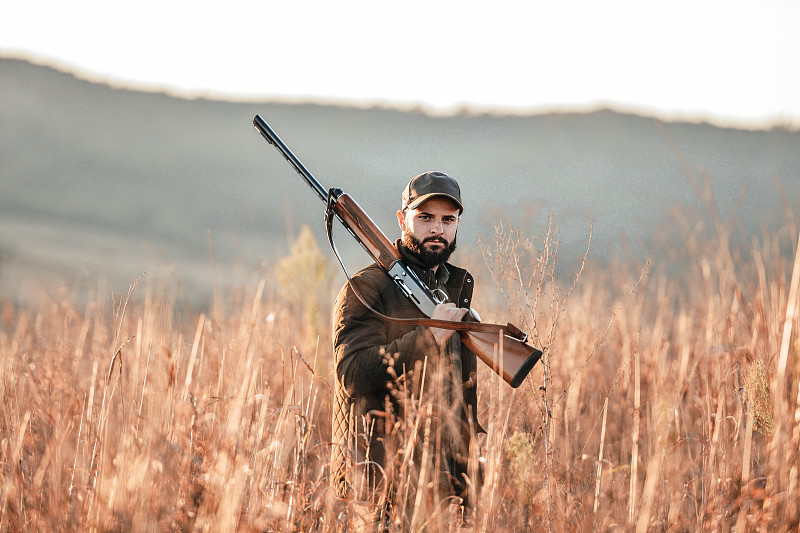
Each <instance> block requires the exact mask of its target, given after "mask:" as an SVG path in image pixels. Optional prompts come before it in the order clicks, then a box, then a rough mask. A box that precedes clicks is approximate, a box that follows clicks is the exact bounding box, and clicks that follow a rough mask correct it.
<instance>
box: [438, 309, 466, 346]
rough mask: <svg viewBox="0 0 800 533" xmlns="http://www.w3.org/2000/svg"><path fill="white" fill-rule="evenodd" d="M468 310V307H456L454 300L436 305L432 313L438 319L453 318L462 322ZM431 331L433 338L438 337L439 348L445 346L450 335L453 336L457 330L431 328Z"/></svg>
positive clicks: (454, 320)
mask: <svg viewBox="0 0 800 533" xmlns="http://www.w3.org/2000/svg"><path fill="white" fill-rule="evenodd" d="M468 311H469V309H467V308H466V307H456V304H454V303H452V302H450V303H446V304H438V305H437V306H436V307H434V308H433V313H431V318H435V319H437V320H452V321H453V322H460V321H461V319H462V318H464V315H466V314H467V312H468ZM431 333H433V338H434V339H436V344H438V345H439V348H444V346H445V344H447V341H448V339H450V337H452V336H453V333H455V330H453V329H442V328H431Z"/></svg>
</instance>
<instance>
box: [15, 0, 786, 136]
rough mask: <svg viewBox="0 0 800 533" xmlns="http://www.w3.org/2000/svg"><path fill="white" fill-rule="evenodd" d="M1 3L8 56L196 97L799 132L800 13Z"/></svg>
mask: <svg viewBox="0 0 800 533" xmlns="http://www.w3.org/2000/svg"><path fill="white" fill-rule="evenodd" d="M209 4H211V3H209V2H202V1H200V2H198V1H197V0H194V1H187V0H140V1H138V2H119V1H117V0H71V1H64V0H5V5H4V6H3V7H2V10H0V54H3V55H12V56H15V57H20V56H22V57H25V58H31V59H34V60H36V61H38V62H46V63H52V62H54V61H57V62H59V63H62V64H66V66H69V67H75V68H79V69H80V70H81V71H82V73H83V75H93V76H95V77H100V78H101V79H104V80H106V81H116V80H119V81H122V82H134V83H136V84H138V85H140V86H141V85H142V84H144V85H146V86H150V87H157V88H161V89H170V90H178V91H189V92H190V93H192V94H210V95H212V96H222V95H226V96H238V97H248V98H250V97H258V98H281V99H287V98H288V99H309V98H314V99H319V98H323V99H325V100H342V99H344V100H346V101H348V102H351V103H361V102H365V103H392V104H403V105H416V104H422V105H424V106H427V107H429V108H431V109H433V110H440V111H448V110H452V109H453V108H454V107H455V106H460V105H464V104H468V105H471V106H476V107H479V108H481V107H484V108H485V107H489V108H500V109H505V110H508V109H511V108H513V109H522V110H527V111H543V110H552V109H555V108H560V107H563V106H568V107H570V108H575V107H576V106H578V107H585V106H591V105H595V104H598V103H600V104H606V105H608V104H610V105H613V106H615V107H617V108H620V109H624V110H634V111H644V112H654V113H660V114H662V115H665V116H667V117H668V118H669V117H672V118H676V117H684V118H699V119H707V120H714V121H717V122H723V123H729V124H730V123H737V121H738V123H742V124H745V125H763V124H764V122H765V121H768V120H773V119H775V120H778V121H781V122H784V123H785V122H792V123H794V124H795V125H800V1H799V0H759V1H757V2H756V1H753V0H744V1H743V0H662V1H660V2H651V1H648V0H567V1H553V0H548V1H546V2H545V1H539V0H536V1H525V0H494V1H492V2H485V1H482V2H477V1H473V0H461V1H450V0H446V1H437V0H405V1H403V2H387V1H382V0H371V1H368V0H340V1H336V2H334V1H330V0H327V1H310V0H280V1H272V0H262V1H259V2H248V1H244V0H226V1H224V2H214V3H213V4H211V5H209Z"/></svg>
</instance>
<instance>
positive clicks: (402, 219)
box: [397, 209, 406, 233]
mask: <svg viewBox="0 0 800 533" xmlns="http://www.w3.org/2000/svg"><path fill="white" fill-rule="evenodd" d="M397 225H398V226H400V231H402V232H403V233H405V231H406V212H405V211H403V210H402V209H401V210H399V211H398V212H397Z"/></svg>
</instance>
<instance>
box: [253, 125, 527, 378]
mask: <svg viewBox="0 0 800 533" xmlns="http://www.w3.org/2000/svg"><path fill="white" fill-rule="evenodd" d="M253 125H254V126H255V128H256V129H257V130H258V131H259V133H261V135H262V136H263V137H264V139H266V140H267V142H269V143H270V144H271V145H273V146H274V147H275V148H277V150H278V151H279V152H280V153H281V154H282V155H283V157H284V158H285V159H286V161H288V162H289V164H290V165H292V166H293V167H294V169H295V170H296V171H297V173H298V174H300V176H301V177H302V178H303V180H304V181H305V182H306V183H307V184H308V186H309V187H311V189H312V190H313V191H314V193H315V194H316V195H317V196H318V197H319V198H320V200H322V201H323V202H325V204H326V205H327V212H326V215H325V218H326V222H327V231H328V240H329V241H330V244H331V247H332V248H333V252H334V254H335V255H336V257H337V259H339V261H340V262H341V259H340V258H339V254H338V252H337V251H336V247H335V246H334V243H333V237H332V230H331V224H332V221H333V218H334V217H335V218H338V219H339V221H340V222H341V223H342V225H343V226H344V227H345V228H346V229H347V230H348V232H350V234H351V235H352V236H353V237H354V238H355V239H356V241H358V242H359V243H360V244H361V246H363V247H364V249H365V250H366V251H367V253H368V254H369V255H370V256H371V257H372V258H373V259H374V260H375V261H376V262H377V263H378V264H379V265H380V266H381V267H382V268H383V269H384V270H385V271H386V273H387V274H388V275H389V277H390V278H391V279H392V281H393V282H394V283H395V284H396V285H397V287H398V288H399V289H400V291H401V292H402V293H403V294H404V295H405V296H406V297H407V298H408V299H410V300H411V301H412V302H413V303H414V304H415V305H416V307H417V308H418V309H419V310H420V313H421V314H422V315H423V318H419V319H413V318H411V319H409V318H394V317H387V316H385V315H382V314H381V313H378V312H377V311H375V310H374V309H373V310H372V311H373V312H375V313H377V314H379V315H381V317H382V318H384V319H386V320H391V321H394V322H402V323H406V324H410V325H420V326H427V327H437V328H447V329H452V330H456V331H458V333H459V335H460V336H461V341H462V342H463V343H464V346H466V347H467V348H469V349H470V350H471V351H472V352H473V353H475V355H476V356H477V357H478V358H479V359H480V360H481V361H483V362H484V363H486V364H487V365H488V366H489V368H491V369H492V370H494V371H495V372H496V373H497V374H498V375H499V376H501V377H502V378H503V379H504V380H505V381H506V383H508V384H509V385H511V386H512V387H514V388H516V387H519V385H520V384H521V383H522V382H523V381H524V379H525V377H526V376H527V375H528V373H529V372H530V371H531V369H532V368H533V366H534V365H535V364H536V362H537V361H539V359H540V358H541V357H542V352H541V351H540V350H538V349H536V348H534V347H533V346H530V345H529V344H527V343H526V342H525V341H526V340H527V337H528V335H527V334H526V333H525V332H524V331H522V330H520V329H519V328H517V327H516V326H514V325H512V324H506V325H505V326H501V325H499V324H485V323H483V322H480V319H479V318H478V315H477V313H475V311H474V310H472V309H470V312H469V313H467V315H466V316H465V319H464V321H462V322H455V321H451V320H434V319H431V318H428V317H430V316H431V314H432V313H433V309H434V307H436V305H437V304H440V303H443V302H444V300H443V299H442V298H441V297H440V295H438V294H436V293H435V292H432V291H431V290H430V289H428V287H426V286H425V284H424V283H423V282H422V280H420V279H419V277H418V276H417V275H416V274H415V273H414V271H413V270H411V268H409V267H408V266H407V265H406V264H404V263H403V260H402V256H401V255H400V252H398V251H397V249H396V248H395V247H394V244H392V242H391V241H390V240H389V239H388V238H387V237H386V236H385V235H384V234H383V232H381V230H380V228H378V226H377V225H376V224H375V223H374V222H373V221H372V219H371V218H370V217H369V215H367V213H366V212H364V210H363V209H361V207H360V206H359V205H358V204H357V203H356V202H355V200H353V199H352V198H351V197H350V196H349V195H348V194H346V193H344V192H342V190H341V189H338V188H331V189H328V190H325V188H324V187H323V186H322V185H321V184H320V183H319V181H317V180H316V178H314V176H313V175H312V174H311V172H309V171H308V169H307V168H306V167H305V165H303V163H301V162H300V160H299V159H297V157H296V156H295V155H294V154H293V153H292V151H291V150H289V148H288V147H287V146H286V145H285V144H284V143H283V141H282V140H281V139H280V137H278V135H277V134H276V133H275V132H274V131H273V130H272V128H271V127H270V126H269V124H267V123H266V121H264V119H263V118H261V117H260V116H259V115H256V116H255V117H254V118H253ZM342 266H343V267H344V265H342ZM345 272H346V270H345ZM348 279H349V276H348ZM354 292H355V293H356V295H357V296H358V294H357V291H354ZM359 299H361V297H360V296H359ZM361 303H362V304H364V305H365V306H366V307H367V308H369V309H371V307H370V306H369V305H368V304H367V303H366V302H364V301H363V300H362V302H361Z"/></svg>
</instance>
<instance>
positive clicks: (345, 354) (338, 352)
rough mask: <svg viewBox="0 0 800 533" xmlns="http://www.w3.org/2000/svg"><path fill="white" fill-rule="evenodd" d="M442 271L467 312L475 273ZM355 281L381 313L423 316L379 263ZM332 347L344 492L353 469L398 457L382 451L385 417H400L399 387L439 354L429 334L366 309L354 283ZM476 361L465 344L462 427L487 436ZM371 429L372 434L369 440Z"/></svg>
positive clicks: (339, 307) (425, 275)
mask: <svg viewBox="0 0 800 533" xmlns="http://www.w3.org/2000/svg"><path fill="white" fill-rule="evenodd" d="M402 252H403V250H402V249H401V253H402ZM405 261H406V263H407V264H408V265H409V266H412V268H414V270H415V272H416V273H417V274H418V275H419V276H420V278H421V279H422V280H423V282H425V283H426V285H428V286H429V287H432V286H435V285H434V283H432V282H433V281H434V278H433V276H435V274H434V272H432V271H431V270H427V269H424V268H422V267H421V266H419V265H418V264H415V263H414V262H413V259H411V258H410V257H408V256H407V255H406V256H405ZM444 266H445V268H446V269H447V271H448V272H449V277H448V279H447V281H446V283H445V287H446V292H447V293H448V295H449V296H450V301H452V302H455V303H456V304H457V305H458V306H459V307H470V304H471V302H472V293H473V288H474V285H475V283H474V279H473V277H472V275H470V274H469V272H467V271H466V270H464V269H462V268H458V267H456V266H453V265H451V264H449V263H445V265H444ZM352 283H353V284H355V286H356V287H357V289H358V292H359V293H360V294H361V296H362V297H363V298H364V299H365V301H366V302H367V303H369V304H370V306H371V307H372V308H374V309H375V310H376V311H379V312H381V313H383V314H385V315H388V316H391V317H397V318H410V317H421V316H422V314H421V313H420V311H419V310H418V309H417V308H416V306H415V305H414V304H413V303H412V302H411V301H409V300H408V298H406V297H405V296H404V295H403V293H401V292H400V290H399V289H397V287H396V286H395V284H394V283H393V282H392V281H391V280H390V279H389V276H388V275H387V274H386V272H385V271H383V269H381V268H380V267H379V266H378V265H377V264H373V265H370V266H368V267H366V268H364V269H363V270H361V271H360V272H358V273H357V274H356V275H355V276H353V278H352ZM456 335H457V334H456ZM333 347H334V360H335V364H336V385H335V392H334V405H333V428H332V433H333V435H332V436H333V441H334V446H335V453H334V464H335V465H337V467H338V468H337V471H338V474H337V472H334V478H335V479H337V482H338V483H340V487H341V486H343V485H341V479H338V478H341V477H342V474H343V472H345V471H347V470H348V469H349V468H350V467H351V466H352V465H353V464H354V463H359V462H362V461H364V460H365V459H369V460H371V461H374V462H375V463H377V464H379V465H381V466H385V465H386V460H387V459H388V458H387V454H392V453H393V452H392V450H388V449H386V446H385V445H386V442H387V440H386V439H385V438H384V437H386V435H385V433H386V432H387V431H389V430H390V429H391V428H387V427H384V424H383V422H384V420H383V419H382V415H383V414H384V413H387V412H389V411H391V412H392V413H394V414H395V415H397V416H399V417H402V416H403V407H402V402H398V400H397V398H396V397H395V395H393V394H392V390H393V388H394V389H395V390H397V389H398V388H399V387H398V382H402V381H405V378H406V375H407V373H408V372H409V371H413V370H414V367H415V364H417V363H418V362H422V361H423V360H424V358H425V357H426V356H427V357H429V358H433V357H437V356H439V347H438V345H437V344H436V341H435V340H434V337H433V334H432V333H431V332H430V329H429V328H427V327H422V326H408V325H405V324H397V323H393V322H388V321H385V320H383V319H381V318H380V317H378V316H377V315H375V314H374V313H373V312H371V311H369V310H368V309H366V308H365V307H364V305H363V304H361V302H360V301H359V300H358V298H357V297H356V296H355V294H354V293H353V289H352V287H351V286H350V284H349V283H346V284H345V285H344V287H342V290H341V291H340V292H339V296H338V298H337V300H336V304H335V307H334V312H333ZM476 361H477V360H476V357H475V354H474V353H472V352H471V351H470V350H468V349H467V348H466V347H465V346H464V345H463V344H461V367H462V375H461V382H462V383H463V389H462V390H463V394H464V406H465V409H464V411H463V412H462V425H463V426H464V427H472V428H474V429H475V430H476V431H480V432H483V429H482V428H481V427H480V425H479V424H478V422H477V416H476V414H477V394H476V392H477V391H476V384H477V379H476V378H477V362H476ZM366 428H369V431H371V435H369V436H368V435H367V434H366V433H367V430H366ZM367 450H369V455H368V456H367ZM337 475H338V478H337Z"/></svg>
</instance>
